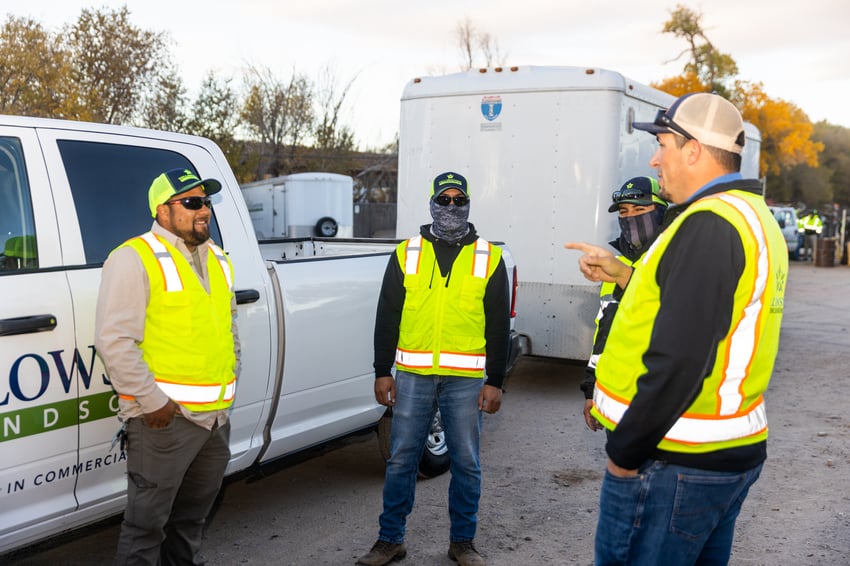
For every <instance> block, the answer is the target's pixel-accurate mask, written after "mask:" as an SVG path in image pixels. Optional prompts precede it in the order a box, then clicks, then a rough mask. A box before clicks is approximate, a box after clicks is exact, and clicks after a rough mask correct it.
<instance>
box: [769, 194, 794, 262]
mask: <svg viewBox="0 0 850 566" xmlns="http://www.w3.org/2000/svg"><path fill="white" fill-rule="evenodd" d="M768 208H770V211H771V212H772V213H773V217H774V218H776V221H777V222H778V223H779V227H780V228H781V229H782V235H783V236H784V237H785V243H786V244H787V246H788V254H789V255H790V256H791V259H797V258H798V257H799V247H800V239H799V238H800V230H799V228H798V226H797V210H796V209H794V208H792V207H790V206H770V207H768Z"/></svg>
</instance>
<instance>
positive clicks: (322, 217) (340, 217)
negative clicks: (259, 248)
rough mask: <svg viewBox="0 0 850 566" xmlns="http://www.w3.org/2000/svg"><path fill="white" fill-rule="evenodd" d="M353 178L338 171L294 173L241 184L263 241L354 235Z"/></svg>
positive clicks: (256, 229) (256, 228)
mask: <svg viewBox="0 0 850 566" xmlns="http://www.w3.org/2000/svg"><path fill="white" fill-rule="evenodd" d="M353 185H354V181H353V180H352V178H351V177H348V176H346V175H338V174H336V173H294V174H292V175H284V176H282V177H274V178H272V179H264V180H262V181H255V182H253V183H246V184H244V185H242V195H243V196H244V197H245V202H246V203H247V205H248V212H249V214H250V215H251V222H253V224H254V232H255V233H256V234H257V238H258V239H260V240H268V239H274V238H299V237H310V236H319V237H324V238H331V237H334V236H337V237H340V238H351V237H353V235H354V206H353V202H352V198H353V193H352V191H353Z"/></svg>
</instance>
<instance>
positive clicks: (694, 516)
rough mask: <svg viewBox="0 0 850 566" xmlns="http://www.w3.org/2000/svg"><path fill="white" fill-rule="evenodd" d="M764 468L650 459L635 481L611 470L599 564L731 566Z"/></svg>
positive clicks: (599, 531) (602, 508)
mask: <svg viewBox="0 0 850 566" xmlns="http://www.w3.org/2000/svg"><path fill="white" fill-rule="evenodd" d="M760 472H761V465H758V466H756V467H755V468H753V469H751V470H748V471H746V472H740V473H738V472H712V471H707V470H698V469H695V468H686V467H684V466H674V465H670V464H667V463H665V462H660V461H656V460H648V461H647V462H646V463H645V464H644V465H643V466H641V468H640V470H639V473H638V475H637V476H636V477H633V478H618V477H616V476H613V475H612V474H610V473H609V472H607V471H606V472H605V479H604V480H603V481H602V492H601V494H600V498H599V522H598V524H597V526H596V547H595V551H596V565H597V566H603V565H604V566H607V565H614V564H639V565H641V566H645V565H653V564H659V565H661V564H663V565H665V566H677V565H686V564H687V565H691V564H700V565H709V564H710V565H717V564H727V563H728V562H729V555H730V553H731V550H732V538H733V536H734V532H735V520H736V519H737V518H738V513H740V511H741V504H742V503H743V502H744V499H745V498H746V497H747V492H748V491H749V489H750V486H751V485H752V484H753V483H755V481H756V479H758V476H759V473H760Z"/></svg>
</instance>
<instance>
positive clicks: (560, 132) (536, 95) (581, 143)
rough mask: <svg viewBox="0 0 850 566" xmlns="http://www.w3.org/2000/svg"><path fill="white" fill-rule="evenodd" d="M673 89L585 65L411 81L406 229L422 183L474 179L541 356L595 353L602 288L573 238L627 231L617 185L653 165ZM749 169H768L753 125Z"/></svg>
mask: <svg viewBox="0 0 850 566" xmlns="http://www.w3.org/2000/svg"><path fill="white" fill-rule="evenodd" d="M673 100H674V98H673V97H672V96H670V95H669V94H666V93H663V92H661V91H658V90H656V89H653V88H651V87H649V86H646V85H642V84H640V83H637V82H635V81H633V80H631V79H628V78H626V77H624V76H623V75H621V74H619V73H616V72H613V71H608V70H604V69H597V68H583V67H510V68H507V67H505V68H500V67H497V68H489V69H474V70H471V71H468V72H465V73H458V74H452V75H446V76H439V77H422V78H416V79H413V80H412V81H410V82H408V83H407V85H406V87H405V89H404V93H403V95H402V99H401V124H400V129H399V163H398V175H399V180H398V224H397V232H396V235H397V236H398V237H402V236H403V235H404V234H410V233H414V232H415V230H416V229H417V227H418V226H419V224H421V223H423V221H422V214H423V212H425V213H427V210H426V209H425V208H424V205H423V202H424V200H423V199H424V198H425V197H423V190H427V180H428V179H431V178H433V176H434V174H435V173H437V172H440V171H457V172H458V173H461V174H462V175H464V176H466V178H467V180H468V181H469V186H470V198H471V201H472V209H471V212H470V221H471V222H473V223H474V224H475V226H476V228H477V229H478V232H479V233H480V234H482V235H483V236H484V237H487V238H494V239H501V240H504V241H505V242H507V243H508V245H509V246H510V248H511V251H512V252H513V255H514V258H515V259H516V261H517V265H518V266H519V277H520V278H519V291H518V295H517V313H518V314H517V321H516V330H517V331H518V332H519V333H521V334H525V335H526V336H527V337H528V338H529V339H530V353H531V354H532V355H538V356H548V357H556V358H567V359H575V360H583V359H587V356H588V355H589V353H590V350H591V345H592V339H593V331H594V324H593V320H594V317H595V315H596V311H597V310H598V308H599V296H598V292H599V288H598V285H596V284H592V283H590V282H588V281H587V280H585V279H584V277H582V275H581V273H580V272H579V270H578V269H577V267H576V260H577V259H578V256H577V255H576V254H575V253H571V252H569V251H567V250H565V249H564V248H563V244H564V242H568V241H588V242H594V243H597V244H600V245H607V242H608V241H609V240H612V239H614V237H615V235H616V234H617V233H618V228H617V221H616V217H615V215H613V214H609V213H608V212H607V211H608V206H609V204H610V203H611V192H612V191H614V190H616V189H617V188H619V186H620V185H621V184H622V183H623V182H624V181H625V180H627V179H629V178H630V177H635V176H638V175H654V171H653V170H652V169H650V167H649V159H650V157H651V156H652V154H653V153H654V152H655V149H656V147H657V143H656V140H655V138H654V137H653V136H651V135H648V134H646V133H645V132H640V131H635V130H633V128H632V122H634V121H640V122H647V121H650V122H651V121H653V120H654V119H655V116H656V113H657V111H658V110H659V109H661V108H667V107H668V106H669V105H670V104H671V103H672V102H673ZM746 134H747V141H746V147H745V152H744V162H743V168H742V171H743V173H744V176H745V177H752V178H758V162H759V148H760V145H761V137H760V134H759V132H758V130H757V129H756V128H755V127H753V126H752V125H750V124H747V127H746Z"/></svg>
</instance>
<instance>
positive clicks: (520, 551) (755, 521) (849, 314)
mask: <svg viewBox="0 0 850 566" xmlns="http://www.w3.org/2000/svg"><path fill="white" fill-rule="evenodd" d="M581 373H582V368H581V366H579V365H570V364H566V363H560V362H553V361H551V360H543V359H539V358H527V359H525V360H523V361H522V362H521V364H520V365H519V366H518V368H517V370H516V371H515V373H514V375H513V376H512V377H511V380H510V382H509V383H508V392H507V393H506V394H505V396H504V402H503V406H502V411H501V412H499V413H498V414H496V415H492V416H491V415H487V416H485V432H484V437H483V448H482V461H483V464H482V465H483V468H484V495H483V497H482V502H481V512H480V527H479V534H478V546H479V548H480V550H481V551H482V554H483V555H484V556H485V558H486V559H487V563H488V564H489V565H490V566H508V565H510V566H517V565H519V566H527V565H538V564H539V565H548V564H551V565H562V564H584V565H587V564H592V562H593V534H594V531H595V528H596V508H597V502H598V501H597V500H598V495H599V484H600V480H601V477H602V475H601V471H602V470H603V469H604V464H605V456H604V451H603V443H604V437H603V435H602V433H592V432H590V431H589V430H587V428H586V427H585V425H584V422H583V420H582V417H581V406H582V396H581V392H580V391H579V389H578V384H579V381H580V379H581ZM767 407H768V415H769V422H770V439H769V441H768V455H769V459H768V462H767V464H766V465H765V468H764V472H763V473H762V477H761V479H760V480H759V481H758V482H757V483H756V485H755V487H754V488H753V489H752V490H751V492H750V496H749V498H748V499H747V502H746V503H745V504H744V508H743V511H742V513H741V516H740V519H739V520H738V529H737V533H736V538H735V543H734V547H733V554H732V564H734V565H763V566H786V565H787V566H798V565H820V564H824V565H827V564H828V565H842V564H843V565H847V564H850V488H848V486H849V485H850V441H848V438H850V414H848V412H850V269H848V268H847V267H846V266H841V267H833V268H823V267H812V266H811V264H798V263H794V264H792V266H791V273H790V276H789V282H788V295H787V297H786V311H785V320H784V323H783V330H782V341H781V347H780V353H779V359H778V363H777V367H776V371H775V374H774V377H773V380H772V382H771V386H770V389H769V391H768V393H767ZM382 474H383V462H382V460H381V458H380V455H379V453H378V447H377V441H376V439H375V436H374V435H372V434H368V435H364V436H360V437H356V438H353V439H349V440H347V441H346V442H345V443H343V445H342V447H341V448H339V449H335V450H332V451H326V452H323V453H320V454H319V455H317V456H316V457H313V458H311V459H309V460H306V461H302V462H300V463H297V464H294V465H290V466H288V467H285V468H283V469H280V470H277V471H272V470H269V473H267V474H266V475H265V476H264V477H253V478H240V479H238V480H236V481H231V482H229V483H228V484H227V486H226V487H225V489H224V491H223V494H222V497H221V505H220V507H219V508H218V510H217V512H216V514H215V516H214V517H213V519H212V521H211V522H210V525H209V529H208V532H207V538H206V541H205V546H204V554H205V556H206V558H207V563H208V564H209V565H227V566H229V565H235V564H248V565H264V564H276V565H292V566H308V565H351V564H353V563H354V560H355V559H356V557H357V556H359V555H360V554H362V553H363V552H365V551H366V550H367V549H368V548H369V546H371V544H372V543H373V542H374V540H375V537H376V534H377V517H378V514H379V512H380V508H381V488H382V484H383V476H382ZM448 480H449V478H448V475H446V476H443V477H439V478H436V479H432V480H425V481H421V482H420V483H419V486H418V489H417V501H416V506H415V508H414V512H413V514H412V515H411V517H410V519H409V521H408V534H407V542H408V547H409V553H408V557H407V559H405V560H404V561H403V562H401V564H402V565H405V564H406V565H408V566H419V565H427V566H448V565H450V564H453V562H451V561H450V560H449V559H448V558H447V557H446V548H447V546H448V540H447V539H448V527H447V520H448V519H447V509H446V492H447V486H448ZM117 533H118V527H117V523H116V522H115V521H113V522H112V523H108V524H105V525H100V526H99V527H98V528H96V529H89V530H88V531H85V532H83V533H82V534H79V535H77V536H75V537H74V538H73V539H71V540H65V541H63V542H62V544H58V545H55V544H54V545H50V546H43V547H42V548H40V549H38V550H37V551H30V552H28V553H26V554H25V555H20V554H19V555H17V556H15V557H7V561H9V562H12V561H13V562H14V563H15V564H19V565H21V566H24V565H27V566H33V565H48V564H49V565H53V564H63V565H64V564H67V565H73V564H79V565H83V564H85V565H89V564H105V563H108V562H109V560H110V557H111V555H112V552H113V549H114V545H115V541H116V537H117ZM2 560H3V559H2V558H0V562H2Z"/></svg>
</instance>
